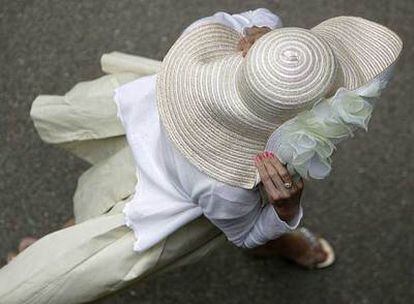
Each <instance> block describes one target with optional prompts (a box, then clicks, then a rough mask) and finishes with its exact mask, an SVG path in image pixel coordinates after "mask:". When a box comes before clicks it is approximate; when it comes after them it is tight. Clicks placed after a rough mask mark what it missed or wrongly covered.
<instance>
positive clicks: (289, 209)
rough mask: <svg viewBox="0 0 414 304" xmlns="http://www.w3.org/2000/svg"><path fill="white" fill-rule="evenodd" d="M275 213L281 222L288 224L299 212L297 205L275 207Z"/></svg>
mask: <svg viewBox="0 0 414 304" xmlns="http://www.w3.org/2000/svg"><path fill="white" fill-rule="evenodd" d="M273 207H274V208H275V211H276V212H277V215H278V216H279V218H280V219H281V220H282V221H285V222H290V221H292V220H293V219H294V218H295V216H296V214H297V213H298V212H299V204H293V205H287V206H275V205H273Z"/></svg>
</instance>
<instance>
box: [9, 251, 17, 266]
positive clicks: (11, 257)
mask: <svg viewBox="0 0 414 304" xmlns="http://www.w3.org/2000/svg"><path fill="white" fill-rule="evenodd" d="M16 256H17V253H16V252H9V253H8V254H7V257H6V262H7V264H9V263H10V262H11V261H12V260H13V259H14V258H15V257H16Z"/></svg>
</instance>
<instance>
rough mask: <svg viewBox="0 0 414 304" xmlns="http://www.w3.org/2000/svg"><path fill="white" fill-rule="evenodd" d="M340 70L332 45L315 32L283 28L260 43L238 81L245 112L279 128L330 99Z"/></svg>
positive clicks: (273, 32) (249, 56)
mask: <svg viewBox="0 0 414 304" xmlns="http://www.w3.org/2000/svg"><path fill="white" fill-rule="evenodd" d="M338 73H339V69H338V64H337V62H336V60H335V57H334V55H333V52H332V50H331V48H330V47H329V45H328V44H327V43H326V42H324V41H323V40H322V39H321V38H319V37H318V36H317V35H315V34H314V33H312V32H311V31H310V30H306V29H301V28H281V29H276V30H273V31H271V32H269V33H267V34H266V35H264V36H262V37H261V38H260V39H259V40H258V41H256V42H255V44H254V45H253V47H252V48H251V50H250V52H249V53H248V55H247V57H246V60H245V62H244V65H243V67H242V69H241V72H240V75H239V79H238V89H239V91H240V95H241V98H242V100H243V101H244V102H245V104H246V106H247V107H248V108H249V109H250V110H251V111H253V112H254V113H256V115H258V116H259V117H261V118H263V119H265V120H267V121H269V122H274V123H282V122H283V121H285V120H287V119H289V118H291V117H293V116H294V115H296V114H297V113H298V112H301V111H303V110H304V109H305V108H306V107H309V106H311V105H312V104H314V103H315V102H316V101H317V100H319V99H320V98H322V97H325V96H327V95H328V94H330V93H331V92H332V91H333V89H334V86H335V84H336V83H337V80H338Z"/></svg>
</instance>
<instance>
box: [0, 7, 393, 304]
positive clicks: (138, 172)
mask: <svg viewBox="0 0 414 304" xmlns="http://www.w3.org/2000/svg"><path fill="white" fill-rule="evenodd" d="M336 21H338V20H336ZM341 22H342V23H343V24H342V25H344V24H346V23H347V22H348V23H349V22H354V23H361V24H360V25H361V28H364V29H371V30H374V29H375V30H376V31H379V32H380V33H382V34H383V35H384V41H390V43H389V45H390V46H391V51H389V56H385V57H386V58H385V59H384V60H383V61H381V62H380V64H378V65H375V64H373V65H372V68H371V67H370V68H369V69H366V70H364V69H361V71H360V73H359V76H358V77H350V75H352V76H355V75H356V74H358V73H353V71H354V70H351V69H349V70H347V69H346V68H349V67H356V66H357V65H356V64H353V65H352V64H351V65H346V64H343V62H345V61H346V60H343V58H339V59H338V58H337V57H334V55H335V54H337V53H338V54H340V52H339V51H337V49H335V47H334V46H327V45H326V42H321V39H320V38H318V37H317V35H316V34H315V33H320V34H321V35H322V34H323V33H324V31H325V30H327V29H328V26H327V24H325V25H324V26H319V28H315V30H314V32H310V31H308V30H306V31H305V30H303V31H300V30H293V32H292V30H289V29H287V30H286V31H284V30H283V31H278V30H275V29H277V28H279V27H280V26H281V23H280V20H279V18H278V17H277V16H276V15H274V14H272V13H270V12H269V11H267V10H265V9H259V10H256V11H250V12H246V13H243V14H239V15H233V16H230V15H228V14H225V13H218V14H215V15H214V16H212V17H209V18H205V19H202V20H200V21H198V22H196V23H195V24H193V25H191V26H190V27H189V28H187V29H186V31H185V32H184V33H183V34H182V36H181V37H180V38H179V39H178V41H177V42H176V43H175V44H174V46H173V47H172V48H171V50H170V51H169V53H168V54H167V56H166V58H165V59H164V61H163V64H162V66H161V67H160V66H159V64H158V63H157V62H154V61H151V60H148V59H141V58H137V57H135V58H134V57H132V58H131V56H128V55H123V54H112V55H109V56H104V57H103V69H104V71H106V72H109V73H113V74H111V75H109V76H104V77H103V78H101V79H98V80H96V81H93V82H88V83H81V84H78V86H76V87H75V88H74V89H73V90H72V91H70V92H69V93H68V94H67V95H66V96H65V97H58V96H40V97H38V99H36V101H35V102H34V104H33V107H32V110H31V116H32V118H33V120H34V122H35V126H36V128H37V130H38V132H39V134H40V136H41V137H42V139H43V140H45V141H46V142H50V143H54V144H59V145H61V146H63V147H64V148H66V149H68V150H69V151H71V152H73V153H75V154H76V155H78V156H80V157H81V158H83V159H85V160H87V161H89V162H90V163H92V164H94V166H93V167H92V168H91V169H89V170H88V171H87V172H86V173H84V174H83V175H82V176H81V178H80V180H79V185H78V188H77V191H76V193H75V197H74V203H75V208H74V209H75V222H76V225H74V226H71V227H68V228H65V229H63V230H60V231H58V232H55V233H52V234H49V235H47V236H45V237H43V238H42V239H40V240H38V241H35V242H33V241H34V240H32V241H30V240H25V242H26V244H22V246H21V247H22V248H21V249H24V248H23V247H26V249H24V250H22V252H21V254H19V255H17V256H16V257H15V258H14V259H13V260H12V261H11V263H10V264H8V265H7V266H6V267H4V268H3V269H2V270H1V271H0V286H1V287H0V299H1V301H0V302H4V303H31V302H32V303H80V302H87V301H92V300H94V299H96V298H99V297H102V296H104V295H106V294H108V293H111V292H114V291H116V290H119V289H120V288H122V287H125V286H127V285H128V284H130V283H132V282H136V281H138V280H139V279H141V278H143V277H146V276H147V275H149V274H154V273H157V272H159V271H163V270H167V269H171V268H173V267H177V266H180V265H184V264H187V263H190V262H194V261H196V260H197V259H199V258H201V257H202V256H204V255H205V254H207V253H208V252H210V251H211V250H212V249H213V248H215V247H216V246H217V245H219V244H220V243H221V242H222V241H223V239H224V237H223V233H222V232H224V235H225V237H227V239H228V240H230V241H231V242H233V243H234V244H235V245H236V246H239V247H242V248H246V249H251V248H255V253H256V254H260V255H269V254H270V255H276V254H281V255H283V256H285V257H287V258H289V259H291V260H293V261H295V262H296V263H298V264H299V265H302V266H306V267H326V266H328V265H330V264H332V262H333V251H332V249H331V248H330V246H329V244H328V243H327V242H326V241H325V240H323V239H321V238H318V237H316V236H315V235H314V234H312V233H311V232H309V231H308V230H306V229H302V230H298V231H295V232H292V231H293V230H294V229H295V228H296V227H297V226H298V224H299V222H300V219H301V217H302V208H301V204H300V198H301V193H302V190H303V181H302V179H301V178H300V176H299V175H298V174H296V173H295V172H298V173H299V174H300V175H302V176H306V174H309V175H310V176H312V177H318V176H319V177H323V176H326V174H327V172H328V171H329V170H326V168H327V161H326V159H325V158H323V156H327V157H329V155H330V154H329V151H328V152H327V149H322V148H324V146H321V144H320V143H319V142H318V144H317V145H311V146H312V147H311V148H312V149H313V150H309V147H310V146H309V145H308V146H306V145H305V146H300V147H301V148H303V149H305V150H306V149H308V150H306V151H305V152H306V153H302V152H303V149H302V150H301V151H299V152H301V153H302V154H301V153H296V154H295V155H292V154H290V153H291V151H292V149H290V148H291V147H290V146H286V145H287V144H293V143H296V139H295V138H292V141H282V142H281V140H282V139H284V138H286V136H287V135H286V134H288V135H289V136H290V135H292V134H293V135H295V134H294V133H292V132H290V133H289V132H287V131H290V129H289V128H288V127H290V128H292V126H294V127H296V126H297V125H298V119H295V116H296V115H297V117H300V118H302V120H299V122H302V125H305V126H307V125H309V124H306V123H308V122H307V121H306V119H304V118H303V117H302V116H301V115H299V114H298V113H301V112H303V113H305V112H306V109H308V108H309V105H310V104H314V103H315V102H316V101H317V100H319V99H320V98H322V96H333V94H334V93H335V91H336V89H337V88H338V87H339V86H340V85H347V86H346V87H349V88H355V87H359V86H362V87H363V85H364V84H365V83H370V81H371V79H374V77H375V76H376V75H378V74H380V72H382V71H383V70H385V69H387V68H388V67H389V66H390V65H391V64H392V63H393V62H394V61H395V60H396V58H397V56H398V53H399V51H400V49H401V42H400V40H399V38H398V37H397V36H396V35H395V34H394V33H392V32H391V31H389V30H387V31H385V30H384V28H383V27H381V26H379V25H375V26H374V24H373V23H371V22H368V21H362V20H355V19H352V20H351V19H346V18H345V19H343V20H341ZM328 25H329V24H328ZM358 28H359V27H358ZM356 31H358V30H356ZM328 32H329V31H328ZM240 34H241V35H240ZM279 34H281V36H280V35H279ZM282 34H283V35H282ZM286 35H287V36H286ZM279 37H281V38H283V39H285V38H286V37H289V38H290V39H289V40H290V41H298V43H297V44H296V45H293V46H292V45H289V47H288V48H287V49H284V50H282V52H281V53H280V56H279V57H277V56H276V57H275V58H277V60H280V61H279V63H283V65H286V66H287V67H288V69H287V70H288V71H289V69H290V71H292V70H294V69H295V68H293V67H299V68H303V67H304V66H306V65H304V64H302V61H301V60H302V58H301V56H302V53H300V52H299V51H298V50H299V49H298V48H299V46H300V47H305V48H307V49H311V47H309V46H308V45H307V43H308V42H309V45H310V46H312V47H313V45H314V43H315V41H316V42H317V43H318V48H317V50H318V51H315V52H313V53H312V52H309V53H308V54H311V55H312V56H315V58H312V56H310V57H309V56H308V57H306V56H304V57H305V58H311V59H316V60H315V61H314V63H315V64H317V67H318V68H320V69H322V70H323V73H322V72H320V73H319V72H318V71H319V70H318V69H309V68H308V69H304V70H301V71H300V73H299V74H300V75H306V77H307V78H312V79H313V78H314V79H316V80H317V82H315V83H314V84H313V86H312V87H310V88H307V89H306V90H305V91H306V92H305V93H304V94H302V95H300V96H299V95H295V98H293V99H288V102H287V103H286V102H285V103H284V104H283V106H282V107H280V108H276V107H269V104H270V103H272V102H273V100H272V101H271V102H270V103H269V101H268V100H267V99H266V98H267V97H268V96H264V95H263V96H262V95H260V94H261V92H265V91H266V88H263V90H259V91H260V92H259V93H260V94H259V95H254V94H256V93H257V92H256V91H255V90H256V89H257V88H259V89H260V86H261V85H269V84H271V83H269V81H273V80H275V79H276V78H275V79H273V78H272V77H271V76H272V73H273V72H274V71H273V70H268V73H270V74H266V79H262V80H260V79H259V81H257V82H255V80H254V79H251V78H249V77H253V76H254V77H256V76H258V75H259V76H260V75H262V74H261V72H262V71H263V70H259V71H258V72H259V73H256V72H257V70H255V69H256V68H257V67H260V64H261V63H260V61H259V59H263V58H267V57H266V56H265V57H263V56H259V55H260V54H261V53H260V52H265V53H264V54H269V50H270V52H273V50H274V49H275V48H276V49H277V48H278V47H279V46H284V45H285V44H284V43H285V42H283V41H281V42H280V43H277V44H275V43H274V42H273V40H274V39H279ZM358 37H359V36H358ZM295 39H296V40H295ZM307 39H309V41H308V40H307ZM257 40H259V41H257ZM384 43H385V42H384ZM269 45H270V46H271V48H270V49H268V48H267V47H269ZM315 45H316V44H315ZM235 46H237V47H238V51H237V50H235ZM387 46H388V45H387ZM332 49H334V51H333V50H332ZM384 49H385V47H384ZM380 51H382V49H381V50H380ZM323 52H325V53H323ZM272 54H273V53H272ZM320 54H322V55H321V57H320V58H319V57H318V56H319V55H320ZM368 55H369V54H368ZM377 55H378V54H374V55H372V56H373V57H374V56H377ZM256 56H257V57H256ZM256 59H257V65H256ZM356 59H357V58H355V60H356ZM338 62H340V65H339V66H338V65H337V63H338ZM305 63H306V62H305ZM230 67H233V68H235V69H234V70H232V69H230ZM262 67H263V66H262ZM249 69H250V70H249ZM309 71H310V72H309ZM313 71H317V72H318V73H317V74H313V73H314V72H313ZM372 71H374V72H373V73H372V75H370V74H369V73H368V72H372ZM156 72H157V74H156V76H155V75H152V74H155V73H156ZM250 72H251V73H250ZM279 72H280V71H279ZM364 72H366V73H365V74H364ZM144 75H149V76H145V77H142V76H144ZM277 75H282V74H281V73H278V74H277ZM338 75H340V76H341V77H338ZM187 76H188V78H186V77H187ZM288 76H289V75H288ZM291 76H292V75H291ZM207 77H210V78H207ZM223 77H224V78H223ZM254 77H253V78H254ZM259 78H260V77H259ZM177 79H180V81H176V80H177ZM339 79H342V80H339ZM215 80H220V81H218V82H217V83H216V82H215ZM341 81H342V82H341ZM292 83H295V81H292ZM229 84H230V85H231V87H226V86H227V85H229ZM233 84H234V85H233ZM289 85H290V83H289V82H287V83H285V86H284V87H283V86H279V87H276V88H275V89H274V90H272V91H271V93H272V94H273V93H275V94H276V93H278V92H279V93H280V89H286V90H287V89H289V88H288V87H289ZM368 88H369V89H370V90H368V91H369V94H368V93H367V90H365V91H364V92H359V94H361V96H364V97H367V96H371V95H372V94H373V93H372V92H373V89H372V85H370V86H369V87H368ZM114 89H115V96H114V101H115V103H116V108H114V107H115V105H114V104H111V103H112V98H111V95H112V92H113V90H114ZM235 89H237V90H238V92H239V93H240V92H241V93H240V94H233V93H232V92H233V91H234V90H235ZM299 89H300V88H299ZM299 89H294V90H291V92H293V93H295V92H297V91H298V90H299ZM317 89H320V90H322V91H323V95H321V94H322V93H321V91H317ZM232 90H233V91H232ZM377 91H378V90H376V91H375V92H377ZM339 92H340V93H343V94H345V97H346V98H349V94H348V95H346V94H347V93H346V92H345V93H344V92H342V91H339ZM244 93H246V94H245V95H243V94H244ZM282 93H283V94H284V93H286V91H284V92H282ZM307 93H309V94H313V95H314V96H312V98H310V97H309V94H307ZM223 94H224V95H223ZM352 94H354V93H352ZM363 94H365V95H363ZM265 95H266V94H265ZM108 96H109V97H108ZM334 96H335V98H334V99H333V104H335V101H336V100H337V99H338V98H336V96H337V94H335V95H334ZM338 96H339V95H338ZM358 96H359V95H358ZM372 96H373V95H372ZM250 97H251V98H250ZM339 97H341V98H342V95H341V96H339ZM232 98H233V99H232ZM243 98H244V99H243ZM272 98H273V97H272ZM289 98H291V96H290V97H289ZM300 98H306V99H304V101H303V102H298V101H301V100H300ZM358 98H359V97H355V98H354V99H353V100H356V101H357V102H359V101H360V99H358ZM228 100H232V102H231V103H227V104H226V103H225V102H226V101H228ZM276 100H278V99H276ZM292 100H294V101H295V103H294V102H292ZM344 100H345V101H347V100H348V99H344ZM78 102H79V103H78ZM281 104H282V102H281ZM319 104H320V105H322V106H323V105H324V102H319ZM52 105H53V107H52ZM206 105H212V107H211V108H206V107H205V106H206ZM235 105H239V106H240V108H236V107H235ZM292 105H293V106H292ZM364 105H365V106H366V107H368V106H367V105H366V104H364ZM244 106H245V107H244ZM366 107H365V108H364V107H363V108H362V109H363V110H365V109H366ZM240 109H243V110H246V109H248V110H249V111H250V112H247V110H246V111H244V112H242V111H239V110H240ZM331 110H332V111H333V110H336V108H334V107H332V109H331V108H329V109H328V110H327V109H325V112H326V111H331ZM237 111H239V112H237ZM338 112H339V111H338ZM252 113H255V115H252ZM341 113H342V112H341ZM367 113H368V112H366V111H365V112H364V113H360V111H359V112H358V113H352V114H355V115H353V116H352V118H354V119H355V117H357V118H358V119H359V118H360V117H367V115H368V114H367ZM114 114H117V115H118V117H119V121H118V120H116V119H114ZM234 114H237V115H234ZM273 114H275V115H274V116H273ZM311 114H312V113H311ZM311 114H309V115H311ZM309 115H308V116H309ZM358 115H359V116H358ZM364 115H365V116H364ZM270 116H272V117H271V120H270V122H269V121H267V120H266V119H267V118H269V117H270ZM308 116H306V117H308ZM306 117H305V118H306ZM341 117H342V116H341ZM330 118H332V117H330ZM249 119H253V120H255V121H249ZM331 120H332V119H331ZM120 122H121V124H120ZM201 122H203V124H201ZM284 122H291V123H288V124H284ZM365 122H366V119H365V120H364V123H365ZM257 123H259V124H257ZM303 123H305V124H303ZM349 123H350V124H356V123H355V120H354V121H350V122H349ZM344 125H345V121H344V120H343V119H342V120H341V121H339V120H338V121H336V120H335V119H333V120H332V121H330V124H329V126H330V128H328V129H327V131H329V130H333V129H334V130H335V132H329V134H327V135H326V138H336V139H337V140H339V139H342V138H344V137H346V135H348V133H344V132H348V131H349V130H350V129H351V128H349V127H344ZM184 126H185V127H184ZM286 126H288V127H286ZM321 126H326V125H321ZM332 126H333V127H332ZM215 128H216V129H215ZM275 129H276V131H277V132H276V133H274V132H273V130H275ZM211 130H215V132H210V131H211ZM230 131H231V132H233V133H231V134H232V136H228V137H225V136H222V137H219V136H217V135H219V134H222V133H221V132H223V133H225V132H227V133H226V134H230V133H229V132H230ZM282 131H283V132H282ZM320 131H321V132H322V131H326V130H325V128H322V129H321V130H320ZM209 132H210V133H209ZM341 132H342V133H341ZM213 133H214V134H213ZM124 134H125V135H126V139H127V142H126V141H125V139H124V136H123V135H124ZM275 134H276V135H275ZM302 135H303V134H302ZM307 135H308V134H307ZM214 136H216V137H214ZM329 136H330V137H329ZM275 138H276V139H275ZM308 138H309V139H313V138H312V137H311V136H308ZM317 138H318V139H320V137H317ZM267 139H269V140H268V141H267V142H266V140H267ZM300 139H301V140H302V139H303V136H302V137H300ZM220 140H221V141H220ZM256 142H257V145H256V146H257V147H261V148H263V147H265V148H266V150H265V151H264V152H263V149H262V151H260V149H256V153H258V155H257V156H256V158H255V159H254V162H253V160H252V159H251V156H253V155H252V151H255V149H254V148H251V147H252V146H254V145H255V144H256ZM309 142H311V141H306V143H309ZM323 142H324V143H328V142H329V141H328V140H327V139H324V141H323ZM238 143H240V145H237V144H238ZM298 143H301V142H300V141H298ZM248 145H251V146H249V147H250V148H248V147H247V146H248ZM256 146H255V147H256ZM220 149H223V152H224V153H217V151H218V150H220ZM289 149H290V150H289ZM272 151H274V152H275V153H276V154H277V157H276V156H275V154H274V153H273V152H272ZM309 152H312V153H314V154H310V153H309ZM256 153H255V154H256ZM247 155H249V156H250V157H249V161H247ZM303 155H311V156H312V157H310V158H307V159H305V161H302V162H299V158H298V156H303ZM279 159H280V160H279ZM302 160H303V158H302ZM134 162H135V163H134ZM286 163H287V165H288V167H286V166H285V165H284V164H286ZM305 165H306V166H305ZM303 168H306V170H305V171H306V172H305V171H303ZM304 173H306V174H304ZM137 181H138V182H137ZM261 190H263V191H262V193H261ZM261 194H262V195H261ZM266 198H268V200H269V202H270V203H269V204H268V203H266V201H267V199H266ZM202 215H203V216H202ZM125 225H126V226H127V227H126V226H125ZM217 228H218V229H217ZM28 245H30V246H28ZM132 248H133V250H132ZM51 252H52V253H53V254H50V253H51ZM114 257H115V258H114ZM29 266H30V267H29ZM71 290H76V293H74V292H70V291H71ZM30 301H31V302H30Z"/></svg>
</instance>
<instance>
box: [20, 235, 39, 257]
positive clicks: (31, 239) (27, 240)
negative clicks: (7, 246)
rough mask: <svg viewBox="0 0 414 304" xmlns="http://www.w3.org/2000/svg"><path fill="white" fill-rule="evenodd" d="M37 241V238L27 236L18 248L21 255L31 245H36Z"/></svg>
mask: <svg viewBox="0 0 414 304" xmlns="http://www.w3.org/2000/svg"><path fill="white" fill-rule="evenodd" d="M37 240H38V239H37V238H34V237H32V236H26V237H24V238H22V239H21V241H20V243H19V247H18V250H19V253H20V252H22V251H23V250H25V249H26V248H27V247H29V246H30V245H32V244H34V243H35V242H36V241H37Z"/></svg>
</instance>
